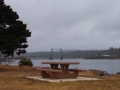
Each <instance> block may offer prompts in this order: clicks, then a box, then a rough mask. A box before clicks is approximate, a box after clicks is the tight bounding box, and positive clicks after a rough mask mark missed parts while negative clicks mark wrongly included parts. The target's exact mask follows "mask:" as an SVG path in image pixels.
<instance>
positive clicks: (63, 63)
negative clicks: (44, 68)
mask: <svg viewBox="0 0 120 90" xmlns="http://www.w3.org/2000/svg"><path fill="white" fill-rule="evenodd" d="M42 64H80V63H79V62H42Z"/></svg>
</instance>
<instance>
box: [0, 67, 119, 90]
mask: <svg viewBox="0 0 120 90" xmlns="http://www.w3.org/2000/svg"><path fill="white" fill-rule="evenodd" d="M35 75H36V76H38V75H40V71H39V69H36V68H32V67H18V66H8V65H6V66H4V65H0V90H120V75H109V76H103V77H100V76H98V75H95V73H93V72H91V71H81V72H80V73H79V75H80V76H88V77H97V78H102V79H103V80H99V81H76V82H60V83H49V82H43V81H38V80H33V79H26V78H25V77H26V76H35Z"/></svg>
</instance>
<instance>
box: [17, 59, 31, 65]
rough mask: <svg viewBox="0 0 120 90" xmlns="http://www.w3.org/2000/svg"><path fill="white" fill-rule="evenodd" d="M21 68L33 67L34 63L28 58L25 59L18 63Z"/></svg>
mask: <svg viewBox="0 0 120 90" xmlns="http://www.w3.org/2000/svg"><path fill="white" fill-rule="evenodd" d="M18 64H19V66H21V65H23V66H33V63H32V61H31V60H30V59H27V58H23V59H21V60H20V61H19V62H18Z"/></svg>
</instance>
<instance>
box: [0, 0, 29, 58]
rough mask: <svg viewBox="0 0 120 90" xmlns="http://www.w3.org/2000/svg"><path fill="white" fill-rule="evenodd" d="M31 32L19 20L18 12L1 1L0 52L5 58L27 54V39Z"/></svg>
mask: <svg viewBox="0 0 120 90" xmlns="http://www.w3.org/2000/svg"><path fill="white" fill-rule="evenodd" d="M30 36H31V32H30V31H29V29H27V25H26V24H24V23H23V22H22V21H20V20H19V16H18V14H17V12H14V11H13V10H12V8H11V7H10V6H8V5H6V4H5V3H4V0H0V51H1V53H2V54H3V55H4V56H14V53H15V52H16V53H17V54H18V55H20V54H21V53H22V54H24V53H26V50H25V49H26V48H27V47H28V45H27V38H28V37H30Z"/></svg>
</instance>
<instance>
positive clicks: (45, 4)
mask: <svg viewBox="0 0 120 90" xmlns="http://www.w3.org/2000/svg"><path fill="white" fill-rule="evenodd" d="M5 3H6V4H7V5H10V6H11V8H12V9H13V10H14V11H16V12H17V13H18V15H19V17H20V20H22V21H23V22H24V23H26V24H27V27H28V29H29V30H30V31H31V32H32V36H31V37H29V38H28V44H29V47H28V48H27V49H26V50H27V51H28V52H35V51H49V50H51V48H54V49H59V48H62V49H63V50H66V49H75V50H103V49H109V48H110V47H116V48H119V47H120V0H5Z"/></svg>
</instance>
